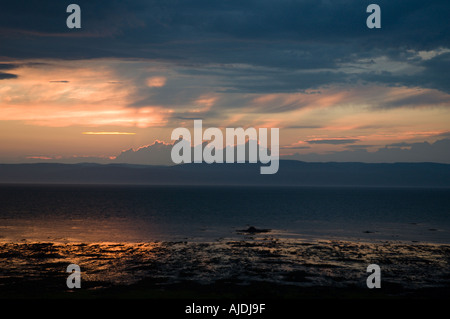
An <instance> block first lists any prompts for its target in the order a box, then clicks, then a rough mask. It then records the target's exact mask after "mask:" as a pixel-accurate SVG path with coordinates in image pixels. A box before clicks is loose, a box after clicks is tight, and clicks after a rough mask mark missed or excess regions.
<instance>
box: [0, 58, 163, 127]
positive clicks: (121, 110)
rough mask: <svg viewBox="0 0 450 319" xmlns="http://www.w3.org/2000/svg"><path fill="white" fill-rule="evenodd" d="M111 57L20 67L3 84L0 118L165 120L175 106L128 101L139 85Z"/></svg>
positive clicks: (64, 122)
mask: <svg viewBox="0 0 450 319" xmlns="http://www.w3.org/2000/svg"><path fill="white" fill-rule="evenodd" d="M108 63H109V61H72V62H71V61H69V62H67V61H64V62H55V61H53V62H52V63H47V62H45V61H44V62H43V63H42V64H37V65H36V64H34V65H32V66H23V67H21V68H18V69H17V72H16V73H17V75H18V78H17V79H15V81H10V80H3V82H2V84H3V86H2V87H1V88H0V118H1V120H6V121H24V122H25V123H27V124H32V125H41V126H50V127H64V126H71V125H84V126H103V125H115V126H125V127H133V126H136V127H140V128H145V127H151V126H161V125H164V124H165V123H166V122H167V118H168V115H169V114H170V113H171V112H172V111H171V110H169V109H167V108H163V107H161V106H157V105H150V106H147V107H142V108H133V107H128V105H130V104H131V103H132V102H133V100H132V98H133V94H134V93H135V90H136V89H135V87H134V86H133V85H132V83H129V82H126V81H125V82H124V81H123V79H121V78H119V76H118V75H117V74H116V73H115V72H114V70H113V69H112V68H111V66H110V65H109V64H108ZM158 81H160V82H159V83H160V84H161V83H162V82H161V81H162V80H161V79H159V80H158ZM155 83H156V82H155ZM155 85H156V84H155Z"/></svg>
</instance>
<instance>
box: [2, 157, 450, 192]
mask: <svg viewBox="0 0 450 319" xmlns="http://www.w3.org/2000/svg"><path fill="white" fill-rule="evenodd" d="M261 165H262V164H260V163H256V164H249V163H245V164H206V163H202V164H193V163H192V164H181V165H176V166H149V165H133V164H89V163H84V164H53V163H47V164H46V163H39V164H0V183H45V184H47V183H55V184H59V183H61V184H143V185H260V186H270V185H290V186H392V187H400V186H401V187H450V164H437V163H393V164H387V163H385V164H367V163H336V162H329V163H307V162H300V161H293V160H292V161H291V160H281V161H280V169H279V171H278V173H276V174H274V175H261V174H260V167H261Z"/></svg>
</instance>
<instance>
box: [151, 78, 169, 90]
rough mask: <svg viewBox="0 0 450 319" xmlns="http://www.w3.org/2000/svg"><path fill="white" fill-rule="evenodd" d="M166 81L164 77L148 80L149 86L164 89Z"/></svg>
mask: <svg viewBox="0 0 450 319" xmlns="http://www.w3.org/2000/svg"><path fill="white" fill-rule="evenodd" d="M166 80H167V79H166V78H165V77H163V76H154V77H151V78H148V79H147V86H148V87H156V88H159V87H163V86H164V85H166Z"/></svg>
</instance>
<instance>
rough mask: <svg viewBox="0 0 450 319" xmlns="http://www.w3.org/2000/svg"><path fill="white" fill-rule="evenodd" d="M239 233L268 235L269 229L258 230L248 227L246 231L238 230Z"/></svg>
mask: <svg viewBox="0 0 450 319" xmlns="http://www.w3.org/2000/svg"><path fill="white" fill-rule="evenodd" d="M239 232H243V233H250V234H256V233H268V232H270V229H258V228H255V227H253V226H250V227H249V228H247V229H242V230H239Z"/></svg>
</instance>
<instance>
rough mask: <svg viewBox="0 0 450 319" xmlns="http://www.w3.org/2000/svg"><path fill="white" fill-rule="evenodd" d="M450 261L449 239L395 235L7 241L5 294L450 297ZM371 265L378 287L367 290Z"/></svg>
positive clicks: (1, 249) (2, 251) (1, 293)
mask: <svg viewBox="0 0 450 319" xmlns="http://www.w3.org/2000/svg"><path fill="white" fill-rule="evenodd" d="M72 263H74V264H77V265H79V266H80V268H81V281H82V288H81V289H76V291H74V290H71V289H68V288H67V286H66V278H67V276H68V275H69V274H68V273H66V267H67V266H68V265H69V264H72ZM449 263H450V245H448V244H422V243H417V244H410V243H402V242H393V241H386V242H377V243H361V242H350V241H338V240H333V241H327V240H322V241H320V240H319V241H312V242H305V241H299V240H287V239H277V238H260V239H257V238H247V239H245V240H238V241H226V240H223V241H215V242H201V243H199V242H147V243H66V244H63V243H51V242H35V243H30V242H28V243H2V244H0V268H1V269H2V272H1V275H0V297H2V298H8V297H29V298H35V297H38V298H43V297H44V298H45V297H49V298H52V297H57V298H65V297H72V296H74V295H75V294H76V295H78V296H79V297H88V298H91V297H92V298H102V297H132V298H141V297H142V298H202V297H207V298H232V297H255V298H291V297H292V298H298V297H302V298H329V297H331V298H335V297H340V298H366V297H367V298H371V297H378V298H380V297H387V298H414V297H420V298H449V296H450V267H449ZM369 264H378V265H379V266H380V268H381V289H368V288H367V286H366V279H367V277H368V276H369V273H367V272H366V269H367V266H368V265H369Z"/></svg>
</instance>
